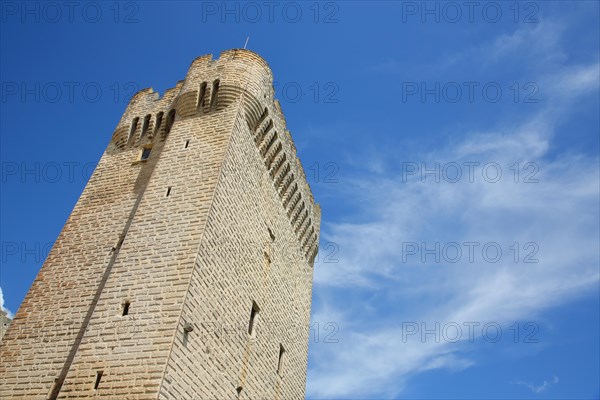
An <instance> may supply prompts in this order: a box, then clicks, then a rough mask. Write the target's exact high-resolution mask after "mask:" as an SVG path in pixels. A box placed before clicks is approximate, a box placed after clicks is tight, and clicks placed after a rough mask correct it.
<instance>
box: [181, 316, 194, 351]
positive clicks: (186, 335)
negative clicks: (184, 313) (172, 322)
mask: <svg viewBox="0 0 600 400" xmlns="http://www.w3.org/2000/svg"><path fill="white" fill-rule="evenodd" d="M193 330H194V325H192V324H191V323H189V322H186V323H185V324H184V325H183V346H184V347H187V345H188V342H189V340H190V332H191V331H193Z"/></svg>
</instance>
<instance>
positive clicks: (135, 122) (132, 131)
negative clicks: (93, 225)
mask: <svg viewBox="0 0 600 400" xmlns="http://www.w3.org/2000/svg"><path fill="white" fill-rule="evenodd" d="M139 120H140V119H139V118H138V117H135V118H134V119H133V121H131V129H130V130H129V137H128V138H127V143H129V142H131V140H132V139H133V137H134V136H135V131H136V130H137V126H138V121H139Z"/></svg>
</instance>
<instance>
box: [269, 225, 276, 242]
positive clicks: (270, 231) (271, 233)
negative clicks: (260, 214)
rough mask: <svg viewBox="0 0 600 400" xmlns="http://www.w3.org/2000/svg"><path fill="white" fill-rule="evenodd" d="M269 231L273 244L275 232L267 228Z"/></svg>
mask: <svg viewBox="0 0 600 400" xmlns="http://www.w3.org/2000/svg"><path fill="white" fill-rule="evenodd" d="M267 230H268V231H269V237H270V238H271V242H274V241H275V234H274V233H273V231H272V230H271V228H267Z"/></svg>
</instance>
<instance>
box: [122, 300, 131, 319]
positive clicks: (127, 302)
mask: <svg viewBox="0 0 600 400" xmlns="http://www.w3.org/2000/svg"><path fill="white" fill-rule="evenodd" d="M130 304H131V303H130V302H129V301H126V302H125V303H123V314H122V315H123V316H125V315H128V314H129V305H130Z"/></svg>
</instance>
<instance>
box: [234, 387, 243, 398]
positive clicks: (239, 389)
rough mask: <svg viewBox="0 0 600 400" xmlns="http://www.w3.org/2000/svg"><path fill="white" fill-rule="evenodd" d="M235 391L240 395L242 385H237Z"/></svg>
mask: <svg viewBox="0 0 600 400" xmlns="http://www.w3.org/2000/svg"><path fill="white" fill-rule="evenodd" d="M235 391H236V392H237V395H238V397H240V394H242V387H241V386H238V387H237V388H236V389H235Z"/></svg>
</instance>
